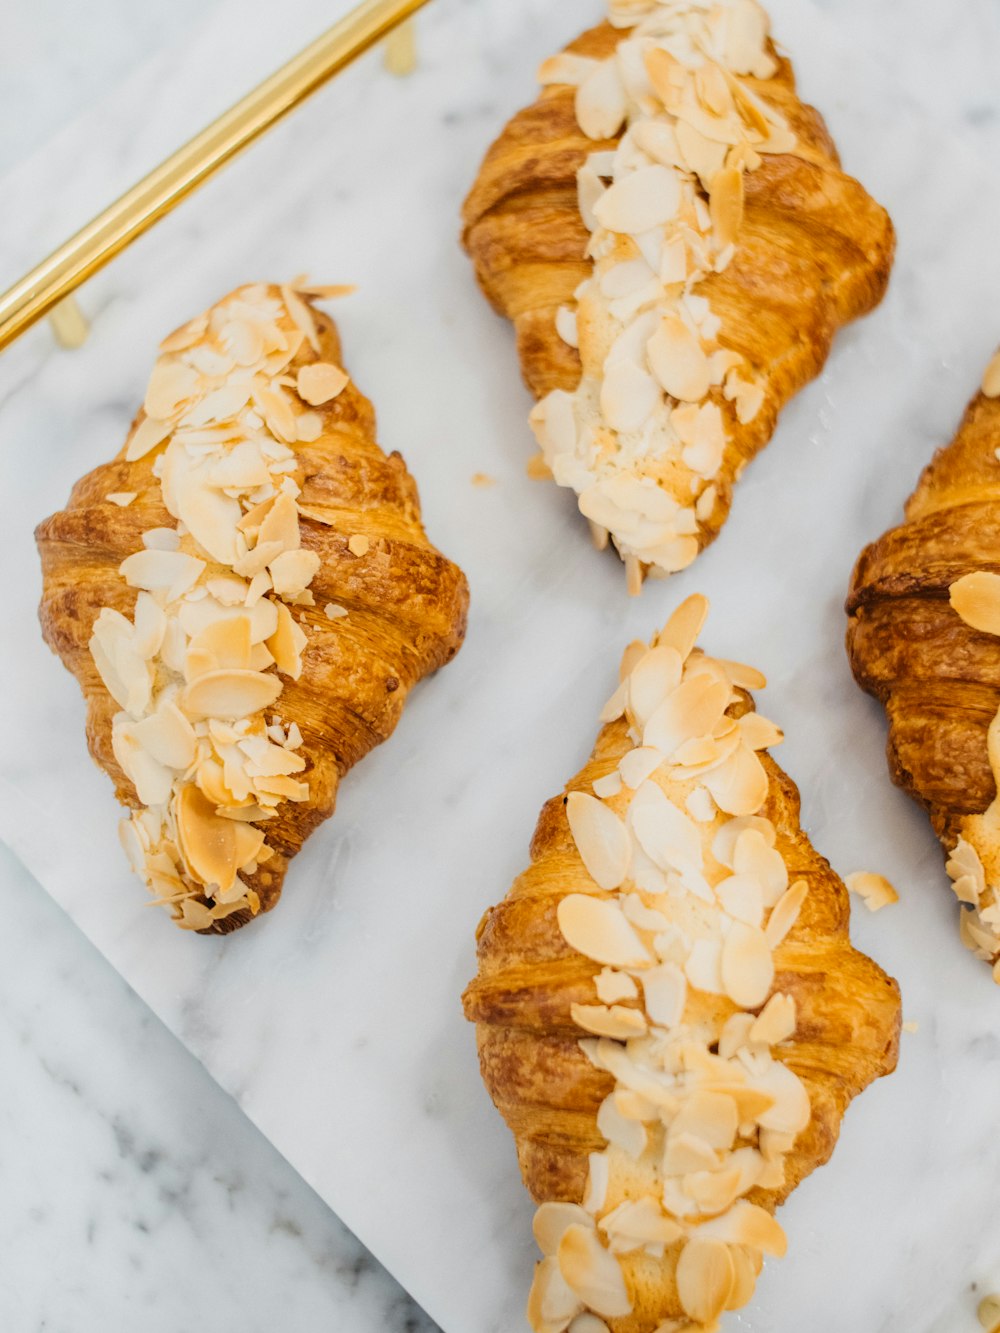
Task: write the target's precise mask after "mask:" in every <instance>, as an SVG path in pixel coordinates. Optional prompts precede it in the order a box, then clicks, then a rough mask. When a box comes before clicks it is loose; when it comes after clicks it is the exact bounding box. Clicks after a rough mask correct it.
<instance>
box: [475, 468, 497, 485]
mask: <svg viewBox="0 0 1000 1333" xmlns="http://www.w3.org/2000/svg"><path fill="white" fill-rule="evenodd" d="M472 484H473V486H479V487H480V488H482V489H485V488H486V487H488V486H495V485H496V484H497V479H496V477H491V476H490V474H489V473H488V472H473V474H472Z"/></svg>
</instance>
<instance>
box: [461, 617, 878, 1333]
mask: <svg viewBox="0 0 1000 1333" xmlns="http://www.w3.org/2000/svg"><path fill="white" fill-rule="evenodd" d="M706 609H707V603H706V602H705V599H704V598H701V597H692V598H689V599H688V601H687V602H685V603H684V604H683V605H682V606H680V607H679V608H678V610H677V611H676V612H675V613H674V615H673V616H672V617H671V619H670V621H669V622H668V624H667V626H666V627H665V629H664V630H663V631H662V632H661V633H660V634H659V636H658V637H657V638H656V639H655V640H654V642H653V644H652V645H650V646H648V647H647V645H645V644H641V643H634V644H632V645H631V646H630V647H629V648H628V650H627V651H626V654H625V657H624V659H623V662H622V676H621V684H620V685H619V687H618V689H617V690H616V692H615V694H614V695H613V696H612V698H611V700H610V701H609V703H608V705H607V706H606V707H605V709H604V711H603V713H602V715H601V716H602V720H603V721H604V723H605V726H604V729H603V730H602V731H601V733H600V735H599V736H598V739H597V744H596V746H595V749H594V752H593V755H592V756H591V758H590V760H589V762H588V763H587V764H586V766H585V767H584V768H583V770H582V771H581V772H580V773H578V774H577V776H576V777H575V778H573V780H572V781H571V782H570V783H569V785H568V786H567V788H566V792H565V793H564V794H562V795H560V796H557V797H554V798H553V799H552V800H550V801H549V802H548V804H547V805H546V806H545V807H544V809H543V811H542V814H541V818H540V819H539V822H538V827H537V829H536V831H535V836H534V840H533V842H532V845H531V865H530V866H529V868H528V869H527V870H526V871H525V872H524V873H523V874H522V875H521V876H520V877H519V878H518V879H517V880H516V881H515V883H514V886H513V888H512V889H511V891H510V893H509V895H508V896H507V898H506V899H505V901H504V902H502V903H501V904H500V905H499V906H498V907H495V908H493V909H492V910H491V911H489V912H487V913H486V915H485V916H484V918H483V920H482V922H481V923H480V927H479V932H478V940H479V972H478V976H477V978H476V979H475V981H473V982H472V983H471V985H470V986H469V987H468V989H467V991H466V993H465V1001H464V1002H465V1012H466V1016H467V1017H468V1018H469V1019H471V1020H472V1021H473V1022H475V1023H476V1025H477V1040H478V1046H479V1056H480V1063H481V1067H482V1073H483V1078H484V1080H485V1082H486V1086H487V1088H488V1089H489V1092H490V1095H491V1096H492V1098H493V1100H494V1102H495V1103H496V1105H497V1107H498V1108H499V1110H500V1111H501V1113H502V1114H503V1116H504V1119H505V1120H506V1121H507V1124H508V1125H509V1126H510V1128H511V1130H512V1131H513V1133H514V1137H515V1139H516V1142H517V1151H518V1157H519V1159H520V1164H521V1172H522V1175H523V1177H524V1180H525V1183H526V1185H527V1186H528V1189H529V1190H530V1191H531V1194H532V1195H533V1197H534V1198H535V1200H536V1201H537V1202H538V1203H539V1205H540V1207H539V1209H538V1212H537V1214H536V1218H535V1228H534V1229H535V1236H536V1239H537V1241H538V1244H539V1247H540V1249H541V1251H542V1253H543V1255H544V1256H545V1257H544V1258H543V1259H542V1261H541V1262H540V1263H539V1265H538V1266H537V1268H536V1270H535V1281H534V1285H533V1287H532V1291H531V1296H530V1299H529V1303H528V1317H529V1320H530V1322H531V1325H532V1328H533V1329H534V1330H535V1333H563V1330H564V1329H567V1328H568V1329H569V1330H571V1333H600V1331H601V1330H605V1331H606V1330H607V1329H611V1330H613V1333H653V1330H657V1331H658V1333H673V1331H674V1330H677V1331H678V1333H679V1330H691V1331H692V1333H693V1331H694V1330H711V1329H716V1328H718V1326H719V1324H718V1321H719V1318H720V1316H721V1315H722V1313H723V1312H724V1311H725V1310H734V1309H737V1308H739V1307H741V1306H743V1305H745V1304H746V1303H747V1302H748V1301H749V1300H750V1298H751V1296H752V1294H753V1290H754V1284H755V1280H756V1276H757V1274H758V1272H759V1271H760V1267H761V1263H762V1255H763V1254H765V1253H766V1254H774V1255H780V1254H782V1253H783V1252H784V1249H785V1237H784V1234H783V1232H782V1229H781V1227H780V1226H779V1225H778V1223H777V1222H776V1221H775V1219H774V1217H773V1213H774V1209H775V1207H776V1206H777V1205H778V1204H779V1203H781V1202H782V1201H783V1200H784V1199H785V1198H786V1197H787V1195H788V1194H789V1193H790V1192H791V1190H792V1189H794V1188H795V1186H796V1185H797V1184H798V1183H799V1181H801V1180H802V1179H803V1178H804V1177H805V1176H807V1175H808V1174H809V1173H810V1172H811V1171H812V1170H813V1169H814V1168H815V1167H817V1166H820V1165H821V1164H822V1163H823V1162H825V1161H826V1160H827V1158H828V1157H829V1156H830V1153H831V1152H832V1150H833V1147H834V1144H835V1142H836V1139H837V1135H838V1132H839V1127H840V1121H841V1117H842V1116H843V1114H844V1111H845V1109H846V1107H847V1104H848V1103H849V1102H850V1100H851V1098H852V1097H854V1096H855V1095H856V1094H857V1093H859V1092H861V1091H862V1090H863V1089H864V1088H865V1087H866V1086H867V1085H868V1084H869V1083H871V1082H872V1080H873V1079H875V1078H878V1077H879V1076H880V1075H882V1074H887V1073H889V1072H891V1070H892V1069H893V1068H894V1066H895V1063H896V1055H897V1047H898V1034H899V1026H900V1007H899V994H898V990H897V987H896V984H895V982H894V981H892V980H891V979H890V978H889V977H888V976H886V975H885V973H884V972H882V970H881V969H880V968H879V967H877V966H876V965H875V963H873V962H872V961H871V960H870V959H869V958H867V957H865V956H864V955H863V954H861V953H859V952H858V951H857V950H855V949H853V948H852V947H851V943H850V939H849V936H848V917H849V906H848V896H847V892H846V890H845V888H844V886H843V884H842V883H841V881H840V880H839V879H838V878H837V876H836V875H835V874H834V873H833V871H832V870H831V869H830V866H829V865H828V864H827V862H826V861H825V860H823V858H822V857H821V856H819V855H818V853H817V852H816V851H815V850H814V849H813V847H812V846H811V844H810V842H809V840H808V838H807V837H806V835H805V834H804V833H803V831H802V829H801V827H800V825H799V802H798V793H797V791H796V789H795V787H794V785H793V784H792V782H791V781H790V780H789V779H788V778H787V777H786V776H785V774H784V773H782V771H781V770H780V769H779V768H778V766H777V765H776V764H775V763H774V761H773V760H772V759H771V758H770V757H769V756H768V755H767V754H765V753H763V751H764V750H765V748H766V747H767V746H769V745H773V744H775V743H777V742H778V741H780V740H781V732H780V731H779V730H778V729H777V727H775V726H774V724H773V723H771V722H768V721H767V720H766V719H764V718H762V717H761V716H760V715H759V714H757V713H756V712H755V711H753V702H752V700H751V697H750V695H749V694H748V693H747V690H748V689H749V688H753V687H757V686H760V685H763V684H764V683H765V682H764V680H763V677H761V676H760V675H759V673H757V672H755V671H753V670H752V669H751V668H748V667H744V666H738V665H737V664H735V663H732V662H724V661H717V660H714V659H712V658H710V657H707V656H705V655H704V654H703V653H702V652H701V651H700V650H699V649H697V648H695V647H694V643H695V640H696V637H697V635H698V633H699V631H700V628H701V624H702V621H703V619H704V614H705V611H706Z"/></svg>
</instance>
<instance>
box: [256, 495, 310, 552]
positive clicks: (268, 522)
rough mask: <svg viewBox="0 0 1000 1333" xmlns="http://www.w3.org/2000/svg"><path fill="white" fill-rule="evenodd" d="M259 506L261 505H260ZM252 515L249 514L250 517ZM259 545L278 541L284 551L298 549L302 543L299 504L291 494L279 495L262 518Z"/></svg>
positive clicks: (258, 537) (258, 538) (258, 536)
mask: <svg viewBox="0 0 1000 1333" xmlns="http://www.w3.org/2000/svg"><path fill="white" fill-rule="evenodd" d="M258 508H259V506H258ZM249 517H250V515H249V514H248V515H247V518H249ZM257 542H258V544H259V545H263V544H265V543H271V542H277V543H278V545H279V547H280V549H281V550H282V551H297V550H298V549H299V547H300V545H301V536H300V533H299V510H298V505H297V504H296V503H295V501H294V500H293V499H292V497H291V496H290V495H284V494H282V495H278V496H276V497H275V499H274V502H273V503H271V504H270V507H269V508H268V510H267V512H266V514H265V515H264V517H263V519H262V520H261V524H260V530H259V532H258V534H257Z"/></svg>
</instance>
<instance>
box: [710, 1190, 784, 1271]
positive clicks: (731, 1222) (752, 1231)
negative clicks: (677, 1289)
mask: <svg viewBox="0 0 1000 1333" xmlns="http://www.w3.org/2000/svg"><path fill="white" fill-rule="evenodd" d="M698 1234H699V1235H700V1236H708V1237H710V1238H711V1239H713V1240H720V1241H725V1243H726V1244H727V1245H747V1246H749V1247H750V1248H751V1249H754V1250H760V1251H762V1252H763V1253H764V1254H772V1255H774V1257H775V1258H777V1259H781V1258H783V1257H784V1255H785V1253H786V1251H787V1248H788V1242H787V1239H786V1237H785V1233H784V1231H782V1229H781V1227H780V1225H779V1224H778V1223H777V1222H776V1221H775V1220H774V1218H773V1217H772V1216H771V1214H770V1213H769V1212H766V1211H765V1210H764V1209H763V1208H760V1207H758V1205H757V1204H753V1203H747V1201H746V1200H745V1199H740V1200H738V1201H737V1202H736V1203H734V1204H733V1206H732V1208H730V1209H729V1211H728V1212H727V1213H726V1214H725V1215H724V1216H722V1217H714V1218H712V1220H711V1221H710V1222H705V1223H703V1225H702V1226H700V1227H699V1228H698Z"/></svg>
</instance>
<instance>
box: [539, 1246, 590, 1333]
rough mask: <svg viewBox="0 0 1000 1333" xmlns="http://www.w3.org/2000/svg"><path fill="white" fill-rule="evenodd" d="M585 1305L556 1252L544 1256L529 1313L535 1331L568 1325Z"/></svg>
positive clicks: (548, 1332) (542, 1332) (546, 1332)
mask: <svg viewBox="0 0 1000 1333" xmlns="http://www.w3.org/2000/svg"><path fill="white" fill-rule="evenodd" d="M582 1309H583V1302H582V1301H581V1300H580V1298H579V1296H577V1294H576V1292H575V1291H573V1290H571V1288H570V1287H568V1286H567V1284H566V1281H565V1279H564V1278H563V1275H562V1273H561V1272H560V1271H559V1261H558V1259H556V1257H555V1255H550V1256H549V1257H548V1258H545V1259H543V1260H542V1262H541V1263H540V1264H538V1265H537V1266H536V1268H535V1276H534V1280H533V1281H532V1284H531V1291H530V1292H529V1293H528V1310H527V1316H528V1322H529V1323H530V1325H531V1327H532V1329H533V1330H534V1333H551V1330H552V1329H555V1328H565V1327H566V1325H567V1324H568V1323H569V1321H570V1320H571V1319H572V1318H573V1316H574V1315H575V1314H576V1313H577V1312H579V1311H582Z"/></svg>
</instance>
